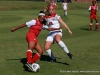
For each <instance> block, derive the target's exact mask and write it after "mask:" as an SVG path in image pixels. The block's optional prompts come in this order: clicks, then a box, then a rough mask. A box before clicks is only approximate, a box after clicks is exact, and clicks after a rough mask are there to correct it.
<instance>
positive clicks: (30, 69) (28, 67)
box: [25, 63, 33, 71]
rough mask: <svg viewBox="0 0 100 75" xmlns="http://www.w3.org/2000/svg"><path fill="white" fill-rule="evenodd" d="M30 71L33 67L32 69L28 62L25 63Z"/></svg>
mask: <svg viewBox="0 0 100 75" xmlns="http://www.w3.org/2000/svg"><path fill="white" fill-rule="evenodd" d="M25 65H26V66H27V67H28V68H29V69H30V70H31V71H33V69H32V64H29V63H27V64H25Z"/></svg>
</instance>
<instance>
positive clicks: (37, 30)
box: [29, 19, 43, 36]
mask: <svg viewBox="0 0 100 75" xmlns="http://www.w3.org/2000/svg"><path fill="white" fill-rule="evenodd" d="M35 21H36V23H35V25H32V26H30V30H29V32H33V33H35V35H36V36H38V35H39V33H40V31H41V30H42V26H43V24H41V23H40V22H39V20H38V19H35Z"/></svg>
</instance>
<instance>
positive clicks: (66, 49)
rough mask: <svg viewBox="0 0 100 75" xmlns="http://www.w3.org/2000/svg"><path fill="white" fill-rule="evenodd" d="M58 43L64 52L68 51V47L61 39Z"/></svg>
mask: <svg viewBox="0 0 100 75" xmlns="http://www.w3.org/2000/svg"><path fill="white" fill-rule="evenodd" d="M58 44H59V46H60V47H61V48H62V49H63V50H64V51H65V52H66V53H69V51H68V48H67V47H66V45H65V44H64V42H63V41H60V42H59V43H58Z"/></svg>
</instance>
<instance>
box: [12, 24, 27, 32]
mask: <svg viewBox="0 0 100 75" xmlns="http://www.w3.org/2000/svg"><path fill="white" fill-rule="evenodd" d="M25 26H26V24H22V25H20V26H18V27H15V28H12V29H11V32H14V31H15V30H17V29H20V28H23V27H25Z"/></svg>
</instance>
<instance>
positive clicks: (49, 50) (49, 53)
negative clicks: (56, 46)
mask: <svg viewBox="0 0 100 75" xmlns="http://www.w3.org/2000/svg"><path fill="white" fill-rule="evenodd" d="M46 52H47V54H48V56H49V57H50V58H51V59H56V58H55V57H54V55H53V53H52V51H51V49H48V50H46Z"/></svg>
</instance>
